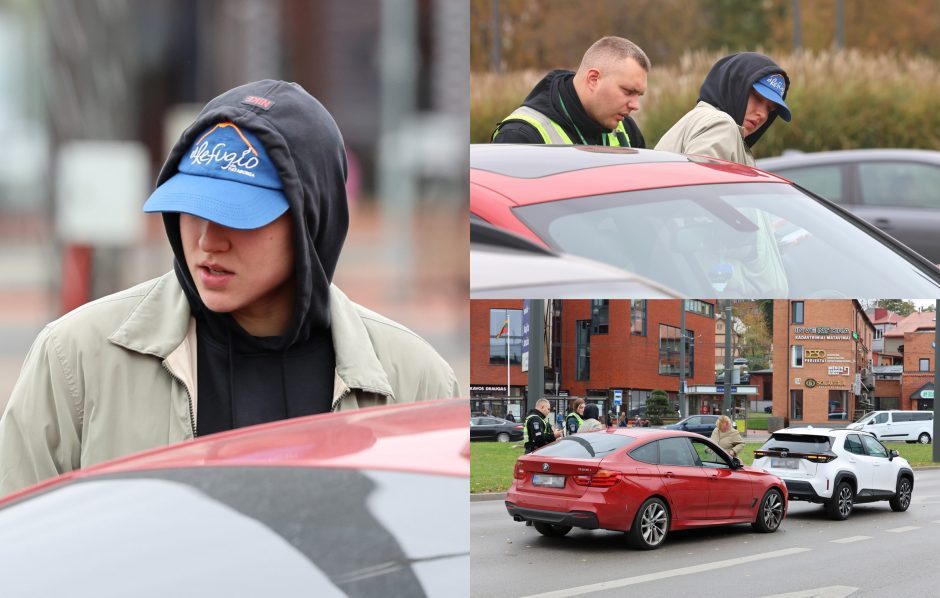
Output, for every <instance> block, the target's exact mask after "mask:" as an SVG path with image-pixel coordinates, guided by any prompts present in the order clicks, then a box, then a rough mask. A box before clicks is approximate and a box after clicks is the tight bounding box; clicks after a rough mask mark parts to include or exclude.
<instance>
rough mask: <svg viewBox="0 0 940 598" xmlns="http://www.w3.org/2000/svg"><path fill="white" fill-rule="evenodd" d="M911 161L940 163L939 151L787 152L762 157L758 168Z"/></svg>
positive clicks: (886, 149) (860, 150) (855, 150)
mask: <svg viewBox="0 0 940 598" xmlns="http://www.w3.org/2000/svg"><path fill="white" fill-rule="evenodd" d="M873 160H878V161H888V162H890V161H911V162H932V163H934V164H938V165H940V152H937V151H933V150H922V149H900V148H878V149H852V150H832V151H827V152H805V153H804V152H787V153H784V154H783V155H782V156H774V157H772V158H762V159H760V160H758V161H757V167H758V168H767V169H775V168H791V167H796V166H818V165H822V164H833V163H848V162H866V161H873Z"/></svg>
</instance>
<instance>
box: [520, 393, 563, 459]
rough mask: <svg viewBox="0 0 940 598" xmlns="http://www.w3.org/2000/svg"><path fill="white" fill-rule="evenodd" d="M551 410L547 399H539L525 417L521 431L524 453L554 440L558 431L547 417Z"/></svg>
mask: <svg viewBox="0 0 940 598" xmlns="http://www.w3.org/2000/svg"><path fill="white" fill-rule="evenodd" d="M550 412H551V404H550V403H549V402H548V399H539V400H538V401H536V403H535V409H531V410H530V411H529V413H528V414H526V418H525V430H524V431H523V440H524V445H523V446H524V447H525V454H527V455H528V454H529V453H531V452H532V451H534V450H535V449H537V448H539V447H542V446H545V445H546V444H549V443H551V442H554V441H555V439H556V438H558V435H559V433H558V432H556V431H555V430H554V429H553V428H552V424H551V422H550V421H549V419H548V414H549V413H550Z"/></svg>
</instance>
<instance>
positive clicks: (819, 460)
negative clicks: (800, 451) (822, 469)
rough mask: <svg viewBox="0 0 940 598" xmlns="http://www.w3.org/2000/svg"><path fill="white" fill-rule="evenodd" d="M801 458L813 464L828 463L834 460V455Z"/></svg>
mask: <svg viewBox="0 0 940 598" xmlns="http://www.w3.org/2000/svg"><path fill="white" fill-rule="evenodd" d="M803 458H804V459H806V460H807V461H812V462H813V463H829V462H830V461H832V460H833V459H835V458H836V456H835V455H803Z"/></svg>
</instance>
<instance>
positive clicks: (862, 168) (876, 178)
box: [858, 162, 940, 208]
mask: <svg viewBox="0 0 940 598" xmlns="http://www.w3.org/2000/svg"><path fill="white" fill-rule="evenodd" d="M858 180H859V185H860V187H861V202H862V203H863V204H865V205H870V206H899V207H907V208H940V195H938V194H937V189H940V168H937V167H936V166H933V165H930V164H918V163H915V162H862V163H860V164H859V165H858Z"/></svg>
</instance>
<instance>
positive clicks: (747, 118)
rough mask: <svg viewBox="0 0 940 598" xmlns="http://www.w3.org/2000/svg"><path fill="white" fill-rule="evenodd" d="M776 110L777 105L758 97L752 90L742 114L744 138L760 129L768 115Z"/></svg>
mask: <svg viewBox="0 0 940 598" xmlns="http://www.w3.org/2000/svg"><path fill="white" fill-rule="evenodd" d="M776 109H777V105H776V104H774V103H773V102H771V101H770V100H768V99H767V98H765V97H764V96H762V95H760V94H759V93H757V92H756V91H754V90H753V89H752V90H751V95H749V96H748V98H747V111H745V113H744V124H742V125H741V126H742V127H744V136H745V137H747V136H748V135H750V134H751V133H753V132H754V131H756V130H757V129H759V128H761V127H762V126H763V125H764V123H765V122H767V119H768V118H769V117H770V113H771V112H773V111H774V110H776Z"/></svg>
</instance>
